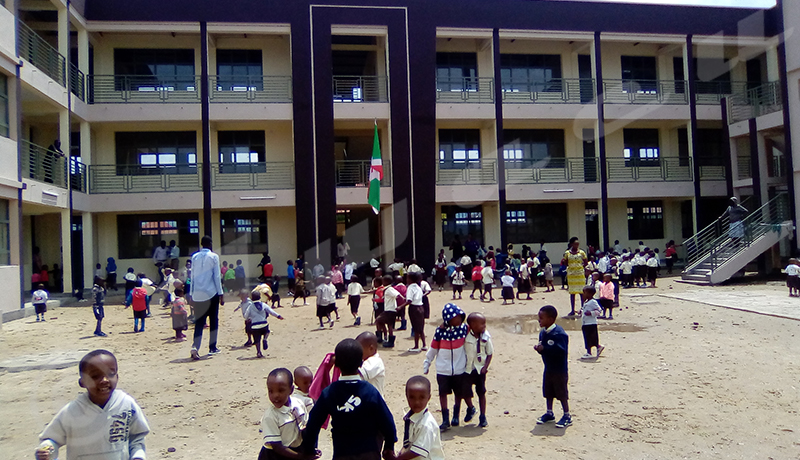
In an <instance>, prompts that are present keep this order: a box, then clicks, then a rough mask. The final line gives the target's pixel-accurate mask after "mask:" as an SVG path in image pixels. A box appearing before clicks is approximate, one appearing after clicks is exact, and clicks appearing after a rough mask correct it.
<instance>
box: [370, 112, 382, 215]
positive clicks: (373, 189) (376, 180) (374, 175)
mask: <svg viewBox="0 0 800 460" xmlns="http://www.w3.org/2000/svg"><path fill="white" fill-rule="evenodd" d="M381 179H383V163H382V162H381V143H380V142H379V141H378V124H377V123H375V140H374V141H373V142H372V162H371V163H370V166H369V192H368V193H367V203H369V205H370V206H371V207H372V211H373V212H374V213H375V214H378V211H379V210H380V207H381Z"/></svg>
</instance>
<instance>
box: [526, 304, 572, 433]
mask: <svg viewBox="0 0 800 460" xmlns="http://www.w3.org/2000/svg"><path fill="white" fill-rule="evenodd" d="M556 318H558V311H557V310H556V307H554V306H552V305H545V306H544V307H542V308H541V309H540V310H539V326H540V327H541V328H542V330H541V331H540V332H539V343H538V344H536V346H534V347H533V349H534V350H536V351H538V352H539V354H540V355H542V361H544V382H543V384H542V392H543V393H544V397H545V399H546V400H547V412H546V413H545V414H544V415H542V416H541V417H539V418H538V419H537V420H536V423H537V424H539V425H542V424H544V423H547V422H552V421H554V420H555V419H556V417H555V415H553V399H557V400H559V401H561V407H562V408H563V409H564V416H563V417H561V419H560V420H559V421H558V422H556V428H566V427H568V426H570V425H572V417H571V416H570V415H569V401H568V400H569V392H568V390H567V383H568V382H569V374H568V373H567V351H568V350H569V336H568V335H567V333H566V332H564V329H563V328H562V327H561V326H559V325H558V324H556Z"/></svg>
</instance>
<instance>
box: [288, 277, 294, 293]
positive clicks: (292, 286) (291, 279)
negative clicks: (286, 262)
mask: <svg viewBox="0 0 800 460" xmlns="http://www.w3.org/2000/svg"><path fill="white" fill-rule="evenodd" d="M287 279H288V280H289V281H287V283H288V285H289V290H290V291H293V290H294V278H287Z"/></svg>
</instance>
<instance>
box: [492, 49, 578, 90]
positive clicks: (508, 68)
mask: <svg viewBox="0 0 800 460" xmlns="http://www.w3.org/2000/svg"><path fill="white" fill-rule="evenodd" d="M548 71H549V72H550V75H547V73H548ZM539 72H542V73H543V75H537V73H539ZM561 78H562V65H561V55H560V54H501V55H500V81H501V86H502V91H503V92H511V93H516V92H521V91H522V92H529V93H534V92H556V93H560V92H562V90H563V84H562V83H561Z"/></svg>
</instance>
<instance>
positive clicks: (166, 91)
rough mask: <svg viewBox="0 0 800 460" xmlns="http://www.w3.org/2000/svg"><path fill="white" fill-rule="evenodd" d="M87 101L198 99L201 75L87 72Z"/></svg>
mask: <svg viewBox="0 0 800 460" xmlns="http://www.w3.org/2000/svg"><path fill="white" fill-rule="evenodd" d="M89 101H90V102H91V103H94V104H98V103H116V102H138V103H148V102H177V103H192V102H200V77H199V76H197V75H187V76H170V77H166V76H157V75H90V76H89Z"/></svg>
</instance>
